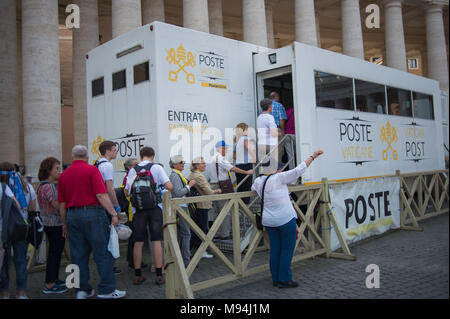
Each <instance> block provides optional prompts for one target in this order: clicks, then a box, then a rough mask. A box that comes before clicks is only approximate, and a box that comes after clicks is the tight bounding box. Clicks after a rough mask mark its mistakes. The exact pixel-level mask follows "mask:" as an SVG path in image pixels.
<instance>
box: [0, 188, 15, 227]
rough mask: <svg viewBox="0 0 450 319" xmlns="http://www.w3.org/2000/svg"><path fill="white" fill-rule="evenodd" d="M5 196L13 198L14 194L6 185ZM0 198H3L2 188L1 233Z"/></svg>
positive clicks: (0, 221) (0, 196) (1, 189)
mask: <svg viewBox="0 0 450 319" xmlns="http://www.w3.org/2000/svg"><path fill="white" fill-rule="evenodd" d="M5 195H6V196H8V197H10V198H13V197H14V194H13V192H12V191H11V188H9V186H8V185H6V187H5ZM2 197H3V187H1V186H0V233H1V230H2V223H3V218H2Z"/></svg>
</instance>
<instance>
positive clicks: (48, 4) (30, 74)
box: [22, 0, 62, 178]
mask: <svg viewBox="0 0 450 319" xmlns="http://www.w3.org/2000/svg"><path fill="white" fill-rule="evenodd" d="M58 36H59V34H58V0H22V65H23V66H22V83H23V126H24V155H25V165H26V170H27V174H30V175H31V176H33V177H34V178H36V176H37V173H38V170H39V165H40V163H41V161H42V160H43V159H44V158H46V157H48V156H53V157H56V158H58V159H61V156H62V151H61V89H60V68H59V38H58Z"/></svg>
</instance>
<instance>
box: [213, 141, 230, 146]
mask: <svg viewBox="0 0 450 319" xmlns="http://www.w3.org/2000/svg"><path fill="white" fill-rule="evenodd" d="M222 146H230V145H227V144H226V143H225V141H224V140H222V141H219V142H217V143H216V148H218V147H222Z"/></svg>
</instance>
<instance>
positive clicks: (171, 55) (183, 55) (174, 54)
mask: <svg viewBox="0 0 450 319" xmlns="http://www.w3.org/2000/svg"><path fill="white" fill-rule="evenodd" d="M166 61H167V62H168V63H169V64H173V65H174V66H175V67H176V70H175V71H173V70H172V71H169V80H170V81H172V82H177V81H178V77H179V76H180V74H181V75H183V74H184V75H186V82H187V83H189V84H194V83H195V75H194V73H190V72H189V71H188V70H187V69H188V68H189V67H190V68H194V67H195V66H196V65H197V63H196V62H195V56H194V54H193V53H192V52H191V51H186V49H185V48H184V47H183V46H182V45H181V44H180V45H179V46H178V48H177V49H176V50H175V49H173V48H172V49H170V50H169V51H168V52H167V57H166Z"/></svg>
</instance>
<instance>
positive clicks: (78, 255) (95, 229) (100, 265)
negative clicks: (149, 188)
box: [67, 208, 116, 295]
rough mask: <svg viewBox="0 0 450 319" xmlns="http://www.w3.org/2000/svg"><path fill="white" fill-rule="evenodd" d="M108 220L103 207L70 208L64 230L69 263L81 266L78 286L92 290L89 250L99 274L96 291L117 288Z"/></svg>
mask: <svg viewBox="0 0 450 319" xmlns="http://www.w3.org/2000/svg"><path fill="white" fill-rule="evenodd" d="M110 225H111V224H110V222H109V220H108V218H107V216H106V214H105V211H104V210H102V209H84V208H80V209H69V211H68V212H67V232H68V235H69V246H70V256H71V259H72V263H73V264H75V265H77V266H78V267H79V268H80V289H77V291H79V290H84V291H91V289H92V287H91V285H90V284H89V255H90V254H91V251H92V252H93V255H94V261H95V263H96V264H97V270H98V273H99V275H100V283H99V285H98V293H99V294H101V295H103V294H109V293H112V292H113V291H114V290H115V289H116V279H115V277H114V271H113V264H114V257H113V256H112V255H111V253H110V252H109V251H108V242H109V232H110Z"/></svg>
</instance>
